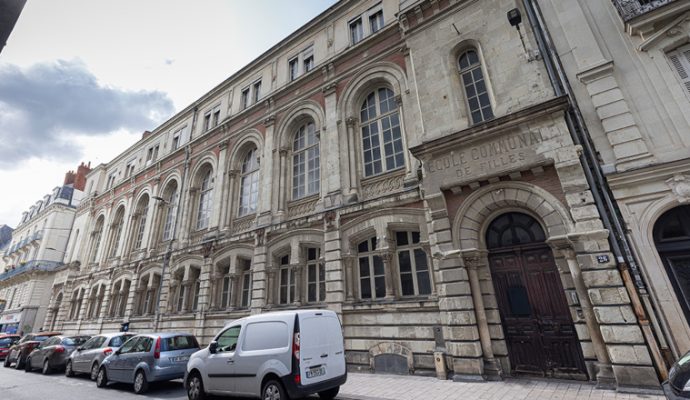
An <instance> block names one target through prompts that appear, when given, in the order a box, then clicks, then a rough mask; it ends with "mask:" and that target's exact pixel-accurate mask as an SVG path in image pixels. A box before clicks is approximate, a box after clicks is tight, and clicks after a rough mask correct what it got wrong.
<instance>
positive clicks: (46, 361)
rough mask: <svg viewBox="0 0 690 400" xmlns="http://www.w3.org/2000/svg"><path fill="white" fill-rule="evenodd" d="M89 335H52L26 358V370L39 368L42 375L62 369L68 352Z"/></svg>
mask: <svg viewBox="0 0 690 400" xmlns="http://www.w3.org/2000/svg"><path fill="white" fill-rule="evenodd" d="M90 338H91V336H53V337H51V338H50V339H48V340H46V341H44V342H43V343H41V344H40V345H39V346H38V347H36V348H35V349H34V350H33V351H32V352H31V353H30V354H29V356H28V357H27V358H26V372H29V371H32V370H34V369H35V368H41V372H43V375H48V374H49V373H51V372H52V371H53V370H63V369H65V365H67V360H69V356H70V354H72V352H73V351H74V350H76V349H77V347H79V346H81V345H82V344H84V343H86V341H87V340H89V339H90Z"/></svg>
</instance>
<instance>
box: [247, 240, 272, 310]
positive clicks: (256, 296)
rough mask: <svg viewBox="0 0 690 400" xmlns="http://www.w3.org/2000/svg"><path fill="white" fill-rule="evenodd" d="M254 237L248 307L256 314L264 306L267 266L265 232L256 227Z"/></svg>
mask: <svg viewBox="0 0 690 400" xmlns="http://www.w3.org/2000/svg"><path fill="white" fill-rule="evenodd" d="M254 235H255V239H254V257H253V258H252V290H251V294H250V297H251V301H250V305H249V307H250V309H251V313H252V314H258V313H260V312H261V309H263V308H264V307H265V306H266V295H267V289H268V288H267V287H266V268H267V262H268V260H267V254H266V253H267V251H266V244H265V243H266V232H265V231H264V230H263V229H258V230H257V231H256V232H255V234H254Z"/></svg>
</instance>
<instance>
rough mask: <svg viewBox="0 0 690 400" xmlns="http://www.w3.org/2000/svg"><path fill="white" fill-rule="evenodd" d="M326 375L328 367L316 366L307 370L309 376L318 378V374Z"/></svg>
mask: <svg viewBox="0 0 690 400" xmlns="http://www.w3.org/2000/svg"><path fill="white" fill-rule="evenodd" d="M323 375H326V367H323V366H321V367H314V368H309V369H308V370H307V378H316V377H317V376H323Z"/></svg>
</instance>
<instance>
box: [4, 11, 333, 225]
mask: <svg viewBox="0 0 690 400" xmlns="http://www.w3.org/2000/svg"><path fill="white" fill-rule="evenodd" d="M335 2H336V0H251V1H250V0H225V1H221V0H195V1H191V0H188V1H181V0H147V1H141V0H119V1H106V0H61V1H54V0H31V1H28V2H27V4H26V6H25V7H24V10H23V12H22V14H21V15H20V17H19V20H18V21H17V25H16V26H15V28H14V31H13V32H12V34H11V35H10V37H9V39H8V41H7V45H6V46H5V48H4V49H3V50H2V53H0V182H2V185H3V187H4V190H2V194H3V195H2V196H0V225H2V224H8V225H10V226H12V227H15V226H16V225H17V222H18V221H19V219H20V217H21V213H22V211H25V210H27V209H28V208H29V207H30V206H31V205H32V204H33V203H35V202H36V201H37V200H38V199H40V198H41V197H42V196H43V195H44V194H46V193H48V192H49V191H51V190H52V188H53V187H55V186H58V185H60V184H62V180H63V178H64V173H65V172H66V171H67V170H70V169H76V167H77V165H79V163H80V162H81V161H84V162H89V161H90V162H91V165H92V166H94V165H97V164H100V163H104V162H108V161H109V160H110V159H112V158H113V157H115V156H116V155H117V154H118V153H120V152H121V151H123V150H124V149H126V148H127V147H129V146H130V145H131V144H132V143H134V142H135V141H136V140H138V138H140V137H141V133H142V132H143V131H144V130H153V128H155V127H156V126H157V125H159V124H160V123H161V122H163V121H164V120H166V119H167V118H168V117H170V116H171V115H173V114H174V113H175V112H176V111H178V110H181V109H183V108H184V107H186V106H187V105H189V104H190V103H192V102H193V101H194V100H196V99H197V98H199V97H200V96H201V95H203V94H204V93H205V92H207V91H208V90H210V89H211V88H213V87H214V86H216V85H217V84H218V83H220V82H221V81H223V80H224V79H226V78H227V77H228V76H230V75H231V74H232V73H234V72H235V71H237V70H238V69H240V68H241V67H242V66H244V65H246V64H247V63H249V62H250V61H251V60H253V59H254V58H256V57H257V56H258V55H260V54H261V53H263V52H264V51H265V50H267V49H268V48H270V47H271V46H272V45H274V44H275V43H276V42H278V41H279V40H280V39H282V38H284V37H285V36H287V35H288V34H290V33H291V32H293V31H294V30H296V29H297V28H299V27H300V26H302V25H303V24H304V23H306V22H307V21H309V20H310V19H312V18H313V17H315V16H316V15H318V14H319V13H320V12H322V11H324V10H326V9H327V8H328V7H330V6H331V5H332V4H334V3H335Z"/></svg>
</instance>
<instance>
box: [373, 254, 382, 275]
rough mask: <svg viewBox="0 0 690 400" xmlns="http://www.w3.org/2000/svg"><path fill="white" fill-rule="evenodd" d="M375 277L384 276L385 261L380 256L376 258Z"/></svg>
mask: <svg viewBox="0 0 690 400" xmlns="http://www.w3.org/2000/svg"><path fill="white" fill-rule="evenodd" d="M373 259H374V275H376V276H378V275H383V274H384V268H383V259H382V258H381V257H380V256H374V257H373Z"/></svg>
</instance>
